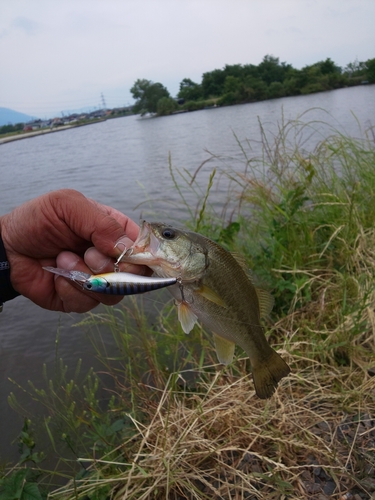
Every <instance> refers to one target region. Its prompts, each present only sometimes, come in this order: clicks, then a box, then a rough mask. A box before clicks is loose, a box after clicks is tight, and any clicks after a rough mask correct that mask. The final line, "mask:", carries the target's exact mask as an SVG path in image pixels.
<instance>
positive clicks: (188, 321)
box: [177, 302, 198, 333]
mask: <svg viewBox="0 0 375 500" xmlns="http://www.w3.org/2000/svg"><path fill="white" fill-rule="evenodd" d="M177 311H178V319H179V321H180V323H181V326H182V329H183V331H184V332H185V333H190V331H191V330H192V329H193V327H194V325H195V323H196V322H197V321H198V318H197V316H196V315H195V314H194V313H193V311H192V310H191V309H190V307H189V304H187V303H186V302H179V303H178V304H177Z"/></svg>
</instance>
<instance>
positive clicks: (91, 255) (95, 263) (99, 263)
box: [84, 247, 111, 273]
mask: <svg viewBox="0 0 375 500" xmlns="http://www.w3.org/2000/svg"><path fill="white" fill-rule="evenodd" d="M110 260H111V259H110V257H107V256H106V255H103V254H102V253H100V252H99V251H98V250H97V249H96V248H94V247H91V248H88V249H87V250H86V252H85V255H84V261H85V264H86V265H87V266H89V268H90V269H91V270H92V271H93V272H94V273H100V271H102V270H103V269H104V268H105V267H106V266H107V265H108V263H109V262H110Z"/></svg>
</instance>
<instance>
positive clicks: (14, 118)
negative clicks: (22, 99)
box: [0, 108, 35, 127]
mask: <svg viewBox="0 0 375 500" xmlns="http://www.w3.org/2000/svg"><path fill="white" fill-rule="evenodd" d="M34 118H35V116H29V115H25V114H24V113H19V112H18V111H14V110H13V109H8V108H0V127H1V126H2V125H9V124H10V125H15V124H16V123H26V122H29V121H30V120H33V119H34Z"/></svg>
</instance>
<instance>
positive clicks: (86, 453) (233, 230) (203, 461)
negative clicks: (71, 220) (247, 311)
mask: <svg viewBox="0 0 375 500" xmlns="http://www.w3.org/2000/svg"><path fill="white" fill-rule="evenodd" d="M320 127H321V124H315V123H309V124H307V123H305V122H304V121H303V120H302V119H301V120H296V121H292V122H287V123H282V124H280V127H279V131H278V133H277V134H276V135H275V136H270V134H269V133H267V132H266V131H265V130H264V129H263V127H262V125H261V124H260V133H261V138H262V141H261V144H260V146H259V143H258V142H256V141H254V142H251V141H245V142H240V141H238V140H237V139H234V140H237V142H238V151H239V155H238V156H237V157H236V158H224V157H217V156H212V157H210V158H209V159H208V160H207V161H205V162H204V164H202V165H201V166H199V167H198V168H197V171H196V172H195V173H193V174H192V173H190V172H188V171H185V170H176V169H175V168H173V166H172V164H170V171H171V175H172V178H173V180H174V183H175V187H176V189H177V190H178V192H179V193H180V195H181V203H184V204H185V206H186V212H187V214H190V218H189V220H188V221H187V222H186V224H187V225H188V226H189V227H190V228H191V229H194V230H197V231H199V232H201V233H204V234H207V235H209V236H210V237H211V238H214V239H215V240H216V241H218V242H220V243H221V244H222V245H224V246H226V247H227V248H228V249H231V250H233V251H235V252H237V253H241V254H243V255H244V257H245V258H246V260H247V262H248V264H249V267H250V268H251V269H252V272H253V275H254V280H255V281H257V282H259V283H260V284H262V285H263V286H268V287H269V288H272V290H273V294H274V296H275V307H274V310H273V313H272V317H271V318H270V319H269V321H268V324H267V330H268V335H269V340H270V342H271V344H272V345H273V346H275V347H276V348H277V349H278V351H279V352H281V354H282V355H283V357H285V358H286V359H287V361H288V363H289V364H290V365H291V367H292V374H291V375H290V376H289V377H287V378H286V379H283V381H282V383H281V384H280V387H279V389H278V391H277V393H276V394H275V396H274V397H273V398H271V399H270V400H268V401H262V400H259V399H258V398H257V397H256V396H255V393H254V389H253V384H252V380H251V376H249V366H248V360H247V358H246V357H244V355H243V352H242V351H241V350H240V349H238V350H237V358H236V359H235V361H234V362H233V364H232V365H230V366H229V367H226V368H223V367H222V366H220V365H218V364H217V361H216V357H215V355H214V354H213V347H212V339H211V336H210V334H209V333H206V332H205V331H204V330H203V329H202V328H201V327H199V326H196V327H195V328H194V330H193V331H192V333H191V334H190V335H189V336H186V335H185V334H183V332H182V330H181V328H180V326H179V325H178V320H177V314H176V312H175V308H174V305H173V304H172V303H171V302H170V301H169V300H168V298H167V297H168V294H167V293H165V294H163V292H161V294H160V295H157V293H156V292H153V295H152V297H151V299H150V300H151V301H150V302H149V303H148V306H147V308H146V309H147V312H146V309H145V300H146V299H145V298H144V297H138V298H137V297H136V298H134V299H132V298H127V299H125V300H124V304H123V306H122V307H119V308H112V309H111V308H107V309H106V310H105V311H104V312H102V313H97V314H90V315H88V316H87V317H86V319H85V320H84V321H83V322H82V323H81V325H80V327H84V328H90V329H91V336H92V340H93V342H94V345H95V346H96V348H97V352H98V356H99V357H100V359H101V360H102V362H103V366H104V368H103V373H102V374H97V373H94V372H93V371H90V372H89V373H88V374H87V375H86V376H82V374H81V369H80V365H79V363H78V365H77V368H76V371H75V376H74V377H73V379H72V380H71V379H70V378H71V377H68V376H67V367H66V366H65V365H64V363H63V362H60V361H58V360H56V368H55V371H54V373H47V371H46V372H45V379H46V384H45V387H43V388H37V387H35V386H34V385H33V384H32V383H30V385H29V387H28V388H27V389H26V390H27V391H28V392H29V394H30V397H32V398H34V399H36V400H38V401H40V403H41V406H42V407H43V408H44V411H43V412H41V415H39V416H38V417H35V416H31V415H27V414H26V412H25V410H23V409H22V408H20V406H19V404H18V402H17V398H16V396H15V395H14V394H13V395H11V396H10V404H11V405H12V406H13V407H14V408H15V409H16V410H17V411H20V412H22V413H23V414H26V417H27V419H26V421H25V426H24V428H23V430H22V432H21V434H20V439H19V444H20V452H21V453H22V455H21V460H20V464H19V465H18V466H16V467H14V468H13V469H11V470H4V472H3V478H2V479H0V496H1V498H2V499H5V500H7V499H16V498H17V499H22V500H26V499H30V498H33V499H41V498H46V497H47V492H49V496H48V498H49V499H53V498H56V499H63V500H73V499H85V500H88V499H89V500H107V499H116V500H117V499H124V498H126V499H127V500H129V499H137V500H151V499H152V500H159V499H160V500H161V499H172V500H181V499H197V500H203V499H204V500H206V499H217V500H219V499H228V500H229V499H234V498H241V499H245V498H246V499H251V500H255V499H270V500H271V499H275V500H282V499H286V498H288V499H290V500H297V499H301V500H302V499H305V500H324V499H328V498H333V499H346V500H350V499H352V500H359V499H362V500H369V499H370V498H372V497H373V495H374V493H375V481H374V479H373V478H374V476H375V473H374V471H375V427H374V422H375V356H374V352H375V321H374V313H373V309H374V301H375V295H374V275H375V253H374V248H375V228H374V219H375V143H374V139H373V136H372V135H371V134H369V135H368V136H366V138H365V139H363V140H357V139H353V138H349V137H345V136H343V135H341V134H339V133H337V132H335V131H332V134H331V135H330V136H329V137H328V138H327V139H325V140H323V141H320V142H318V143H317V145H316V147H315V148H314V150H313V151H306V150H305V149H304V144H305V140H306V137H309V139H311V136H312V135H314V133H315V132H316V131H319V129H320ZM204 176H206V177H205V178H207V179H208V181H207V187H206V189H205V190H203V192H202V181H201V179H202V178H203V177H204ZM216 179H218V180H216ZM216 182H221V183H222V182H224V183H226V184H225V185H226V186H227V189H228V199H227V200H226V201H225V202H224V203H223V204H222V205H221V207H220V210H221V212H220V213H218V212H217V210H215V208H214V207H215V206H217V205H214V204H211V191H212V190H213V187H214V186H215V183H216ZM187 193H189V195H191V194H192V193H195V194H196V195H197V205H196V207H195V209H194V207H192V206H191V203H188V202H185V200H186V195H187ZM163 304H165V305H163ZM107 330H109V331H110V332H111V334H112V336H113V339H114V341H115V343H116V345H117V347H118V355H117V356H116V357H115V358H114V357H113V356H112V357H110V356H105V354H103V353H105V344H104V342H102V340H101V333H102V334H103V336H104V335H108V333H107ZM38 421H39V422H41V423H42V425H41V426H39V427H38V425H37V423H38ZM41 431H44V433H45V434H46V435H48V436H49V440H50V443H51V445H50V448H51V449H50V450H48V449H46V450H45V454H46V455H47V458H48V457H49V460H51V457H53V456H55V457H58V463H57V465H56V467H55V468H54V469H53V470H52V471H50V472H48V470H47V464H48V462H47V459H45V458H44V455H43V454H42V453H41V452H38V451H37V448H38V446H37V445H36V444H35V443H38V441H39V439H40V432H41ZM68 479H70V481H67V480H68ZM62 480H63V481H64V484H63V485H61V481H62ZM31 488H33V490H31Z"/></svg>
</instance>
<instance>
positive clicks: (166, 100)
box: [157, 97, 177, 116]
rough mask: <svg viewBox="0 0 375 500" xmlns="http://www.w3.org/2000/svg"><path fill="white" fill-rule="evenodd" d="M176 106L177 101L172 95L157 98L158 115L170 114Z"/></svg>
mask: <svg viewBox="0 0 375 500" xmlns="http://www.w3.org/2000/svg"><path fill="white" fill-rule="evenodd" d="M176 108H177V102H176V101H175V100H174V99H172V97H162V98H161V99H159V100H158V105H157V113H158V115H159V116H166V115H171V114H172V113H173V111H175V110H176Z"/></svg>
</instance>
